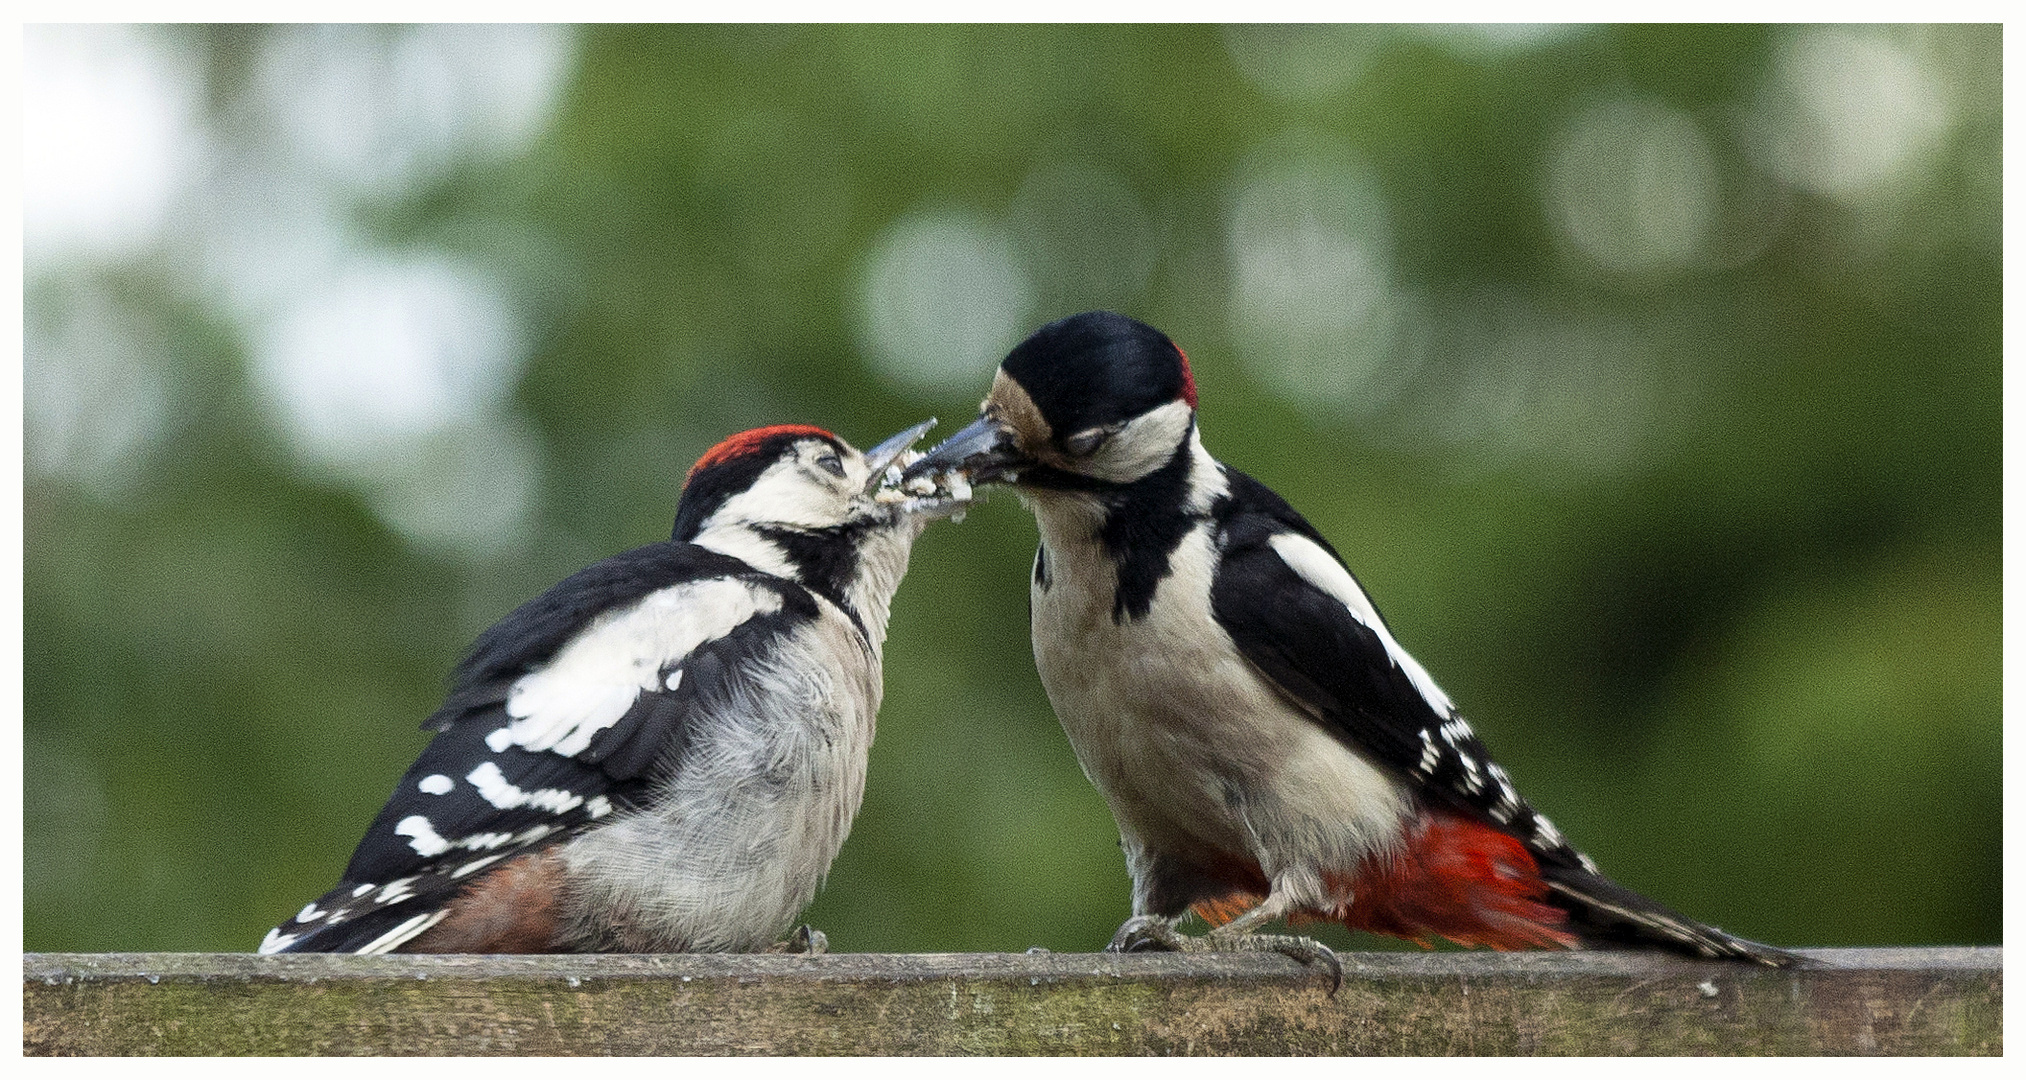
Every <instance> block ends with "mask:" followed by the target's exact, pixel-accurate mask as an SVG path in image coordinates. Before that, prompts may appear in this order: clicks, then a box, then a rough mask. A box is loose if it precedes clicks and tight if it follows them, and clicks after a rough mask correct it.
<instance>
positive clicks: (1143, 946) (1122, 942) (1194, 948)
mask: <svg viewBox="0 0 2026 1080" xmlns="http://www.w3.org/2000/svg"><path fill="white" fill-rule="evenodd" d="M1105 951H1106V952H1115V953H1130V952H1277V953H1279V954H1281V955H1282V956H1285V957H1288V958H1290V959H1293V960H1298V961H1300V962H1301V963H1302V964H1303V965H1304V966H1307V967H1321V968H1322V969H1323V970H1325V971H1327V972H1329V973H1330V993H1329V996H1331V997H1335V996H1336V995H1337V991H1338V990H1341V989H1343V986H1344V965H1343V964H1342V962H1340V961H1339V960H1338V959H1337V954H1336V953H1335V952H1333V951H1331V950H1330V947H1329V946H1327V945H1325V944H1323V943H1322V942H1320V941H1317V940H1315V939H1314V938H1306V937H1300V936H1297V935H1294V934H1248V933H1245V932H1243V931H1240V932H1238V933H1223V932H1221V931H1219V930H1212V931H1210V932H1209V933H1207V934H1204V935H1203V936H1202V937H1190V936H1189V935H1187V934H1184V933H1182V932H1181V931H1180V930H1177V929H1175V924H1174V922H1173V921H1171V920H1168V919H1164V918H1161V917H1160V916H1158V915H1135V916H1133V917H1132V918H1130V919H1127V920H1126V921H1125V924H1124V925H1123V926H1120V927H1119V930H1118V933H1116V934H1114V935H1112V939H1111V944H1110V945H1107V946H1105Z"/></svg>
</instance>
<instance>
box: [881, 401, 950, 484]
mask: <svg viewBox="0 0 2026 1080" xmlns="http://www.w3.org/2000/svg"><path fill="white" fill-rule="evenodd" d="M935 426H936V418H935V417H933V416H931V417H929V418H928V419H927V420H924V421H922V422H921V423H919V424H916V425H915V426H913V427H911V428H909V429H907V430H906V431H903V432H901V433H900V434H898V435H894V436H892V437H891V438H888V439H885V440H883V441H881V442H880V444H879V445H878V446H875V447H873V448H872V449H870V450H867V451H866V452H865V465H866V468H867V469H869V470H871V472H872V478H871V479H870V480H868V481H867V482H866V485H865V488H866V490H867V491H871V490H873V489H874V488H877V487H878V486H879V483H880V480H881V479H883V478H884V477H885V476H886V467H887V466H889V465H891V464H893V463H894V462H895V461H897V460H899V459H900V456H901V455H902V454H905V453H907V452H908V448H910V447H912V446H913V445H914V444H915V443H916V442H917V441H918V440H920V439H921V437H922V436H923V435H926V434H928V432H929V429H930V428H932V427H935Z"/></svg>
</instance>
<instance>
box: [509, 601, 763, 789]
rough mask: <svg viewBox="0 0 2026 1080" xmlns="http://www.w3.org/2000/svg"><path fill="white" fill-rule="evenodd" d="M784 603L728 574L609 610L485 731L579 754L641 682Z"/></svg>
mask: <svg viewBox="0 0 2026 1080" xmlns="http://www.w3.org/2000/svg"><path fill="white" fill-rule="evenodd" d="M779 610H781V597H780V594H778V593H776V592H774V591H773V590H771V589H757V588H754V587H752V586H751V585H749V584H747V583H745V582H743V581H738V580H734V579H731V578H713V579H710V580H707V581H695V582H687V583H685V584H682V585H675V586H671V587H669V588H666V589H662V590H660V591H658V592H653V593H649V594H648V595H646V596H645V597H642V598H641V599H640V600H639V601H638V602H637V603H635V604H633V605H631V606H629V607H625V608H620V609H618V610H616V611H612V612H608V613H606V614H605V615H602V616H600V617H599V618H598V619H596V620H595V621H593V622H592V623H591V625H590V626H588V627H586V628H585V629H584V631H583V632H582V633H580V634H578V635H577V636H576V637H575V638H573V639H572V640H571V641H570V643H569V644H568V645H565V646H564V647H563V648H562V650H561V651H559V652H558V653H557V654H556V656H555V658H554V659H552V660H550V661H549V663H547V664H545V665H543V667H542V668H541V669H540V670H538V671H531V672H529V673H528V674H526V675H523V676H521V678H520V680H519V681H518V682H516V683H514V685H513V689H512V690H511V691H509V692H508V694H507V705H506V711H507V715H508V716H511V717H513V722H512V723H511V724H509V725H508V726H507V727H506V728H504V729H502V730H504V731H505V732H506V733H507V734H506V735H505V737H504V738H499V733H498V732H494V733H493V736H490V737H488V738H487V740H486V742H487V745H489V746H493V748H494V749H495V750H500V749H504V747H502V746H499V745H497V744H496V743H495V742H494V739H495V738H499V742H503V743H510V744H511V745H516V746H520V747H523V748H525V749H528V750H553V751H555V752H556V753H558V754H562V755H563V756H565V757H574V756H575V755H577V754H580V753H582V752H583V751H584V748H585V747H588V746H590V745H591V740H592V738H593V737H595V736H596V735H597V734H598V733H599V732H601V731H603V730H605V729H606V728H609V727H611V726H612V725H614V724H616V723H618V722H619V718H620V717H622V716H625V715H626V710H628V709H630V708H632V707H633V702H634V700H635V699H637V698H638V697H639V696H640V692H641V691H643V690H658V689H660V688H661V686H662V685H663V683H662V679H663V676H662V674H661V672H662V669H663V668H665V667H667V666H668V665H670V664H679V663H681V662H682V661H683V660H684V659H685V658H686V657H688V656H689V654H690V653H692V652H694V651H696V649H697V648H698V647H699V646H701V645H704V644H706V643H708V642H712V641H716V640H717V639H719V638H721V637H724V636H725V635H726V634H729V633H731V632H732V631H734V630H736V629H738V628H739V627H740V626H742V625H744V624H745V623H746V622H747V621H748V620H750V619H752V618H754V617H755V616H758V615H767V614H772V613H773V612H776V611H779Z"/></svg>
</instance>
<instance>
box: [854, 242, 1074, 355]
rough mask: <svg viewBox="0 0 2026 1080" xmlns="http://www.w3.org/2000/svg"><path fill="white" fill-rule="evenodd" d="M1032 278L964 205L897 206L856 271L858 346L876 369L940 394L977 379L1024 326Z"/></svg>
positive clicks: (1008, 248)
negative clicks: (896, 213)
mask: <svg viewBox="0 0 2026 1080" xmlns="http://www.w3.org/2000/svg"><path fill="white" fill-rule="evenodd" d="M1033 295H1034V289H1033V286H1032V285H1031V284H1030V283H1029V281H1028V278H1027V274H1026V271H1025V270H1023V269H1022V268H1021V264H1020V259H1019V257H1018V255H1017V254H1016V253H1015V251H1014V248H1013V243H1012V241H1011V239H1010V238H1009V237H1008V236H1007V234H1006V230H1005V229H1004V228H1003V227H1001V226H1000V225H998V224H997V223H996V222H993V221H991V220H989V219H987V218H985V217H984V216H982V215H980V214H976V213H972V212H970V211H963V210H948V211H943V210H917V211H911V212H909V213H906V214H903V215H901V216H900V217H899V218H897V219H895V220H894V221H893V222H892V223H891V224H889V225H888V226H887V227H886V228H885V229H884V230H882V231H881V232H880V234H879V236H878V237H876V238H875V239H874V240H873V243H872V246H871V249H870V254H869V255H868V256H867V258H866V261H865V269H864V271H863V272H862V274H861V275H860V278H859V295H858V305H857V307H858V326H859V346H860V348H861V350H862V351H863V353H864V354H865V356H866V358H867V359H868V360H869V361H870V362H871V363H872V365H873V366H874V368H875V369H876V370H878V371H879V372H880V373H881V374H883V375H885V376H887V377H888V378H891V379H893V380H894V381H896V382H899V383H901V384H903V385H906V386H909V387H911V388H913V389H916V390H919V391H922V392H925V393H931V394H938V395H949V394H957V393H969V392H972V391H975V390H976V389H977V388H978V387H980V386H982V385H984V383H985V382H986V381H989V380H990V378H991V374H992V370H993V368H995V367H996V366H998V363H999V358H1000V357H1001V356H1003V355H1004V354H1005V352H1006V350H1008V349H1010V348H1012V346H1013V345H1014V344H1016V343H1017V342H1018V341H1019V340H1020V338H1021V336H1022V335H1023V334H1024V333H1025V331H1026V330H1027V329H1028V327H1027V326H1026V324H1027V322H1028V319H1029V317H1030V312H1031V308H1032V306H1033Z"/></svg>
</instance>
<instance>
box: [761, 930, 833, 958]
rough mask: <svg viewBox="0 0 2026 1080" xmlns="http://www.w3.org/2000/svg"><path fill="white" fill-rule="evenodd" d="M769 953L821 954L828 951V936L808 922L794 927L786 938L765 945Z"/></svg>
mask: <svg viewBox="0 0 2026 1080" xmlns="http://www.w3.org/2000/svg"><path fill="white" fill-rule="evenodd" d="M767 951H768V952H770V953H788V954H791V955H794V956H822V955H823V954H824V953H827V952H829V951H830V938H829V936H828V935H826V934H825V933H824V932H823V931H821V930H818V929H816V928H815V927H813V926H810V925H809V924H808V923H803V924H802V925H800V926H798V927H796V928H795V932H794V933H792V934H789V935H788V940H786V941H777V942H775V943H773V944H772V945H769V946H767Z"/></svg>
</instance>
